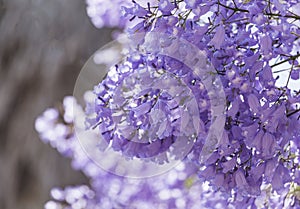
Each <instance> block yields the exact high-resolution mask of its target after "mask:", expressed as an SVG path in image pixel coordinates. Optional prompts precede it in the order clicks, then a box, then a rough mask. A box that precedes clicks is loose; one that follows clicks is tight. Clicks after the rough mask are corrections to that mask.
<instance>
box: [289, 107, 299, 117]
mask: <svg viewBox="0 0 300 209" xmlns="http://www.w3.org/2000/svg"><path fill="white" fill-rule="evenodd" d="M297 112H300V108H299V109H297V110H295V111H293V112H290V113H289V114H287V115H286V116H287V117H290V116H292V115H294V114H296V113H297Z"/></svg>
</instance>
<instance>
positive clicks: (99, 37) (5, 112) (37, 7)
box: [0, 0, 110, 209]
mask: <svg viewBox="0 0 300 209" xmlns="http://www.w3.org/2000/svg"><path fill="white" fill-rule="evenodd" d="M85 7H86V5H85V2H84V0H51V1H49V0H0V208H1V209H18V208H22V209H36V208H43V204H44V203H45V202H46V201H47V200H48V199H49V192H50V189H51V188H52V187H54V186H65V185H76V184H81V183H86V182H87V179H85V177H84V176H83V175H82V174H81V173H80V172H76V171H73V170H72V169H71V166H70V161H69V160H68V159H65V158H63V157H61V156H60V155H59V154H58V153H57V152H56V151H55V150H54V149H52V148H51V147H50V146H49V145H45V144H43V143H42V142H41V141H40V140H39V138H38V135H37V133H36V132H35V130H34V121H35V118H36V117H37V116H38V115H39V114H41V113H42V112H43V111H44V110H45V109H46V108H47V107H51V106H54V105H55V104H57V102H59V101H62V99H63V97H64V96H66V95H71V94H72V91H73V87H74V84H75V81H76V78H77V75H78V73H79V71H80V69H81V67H82V66H83V65H84V63H85V62H86V60H87V59H88V58H89V57H90V56H91V55H92V54H93V52H95V51H96V50H97V49H98V48H100V47H101V46H102V45H104V44H106V43H108V42H109V40H110V31H109V30H108V29H103V30H99V29H96V28H94V27H93V26H92V24H91V22H90V20H89V18H88V16H87V15H86V10H85Z"/></svg>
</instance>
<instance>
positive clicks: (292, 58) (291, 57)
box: [270, 54, 300, 68]
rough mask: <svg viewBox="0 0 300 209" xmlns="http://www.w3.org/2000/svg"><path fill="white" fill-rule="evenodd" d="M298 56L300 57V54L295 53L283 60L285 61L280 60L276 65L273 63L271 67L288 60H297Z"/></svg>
mask: <svg viewBox="0 0 300 209" xmlns="http://www.w3.org/2000/svg"><path fill="white" fill-rule="evenodd" d="M298 57H300V54H297V55H294V56H290V57H289V58H288V59H286V60H283V61H281V62H278V63H275V64H274V65H271V66H270V67H271V68H273V67H276V66H278V65H281V64H283V63H285V62H288V61H291V60H296V59H297V58H298Z"/></svg>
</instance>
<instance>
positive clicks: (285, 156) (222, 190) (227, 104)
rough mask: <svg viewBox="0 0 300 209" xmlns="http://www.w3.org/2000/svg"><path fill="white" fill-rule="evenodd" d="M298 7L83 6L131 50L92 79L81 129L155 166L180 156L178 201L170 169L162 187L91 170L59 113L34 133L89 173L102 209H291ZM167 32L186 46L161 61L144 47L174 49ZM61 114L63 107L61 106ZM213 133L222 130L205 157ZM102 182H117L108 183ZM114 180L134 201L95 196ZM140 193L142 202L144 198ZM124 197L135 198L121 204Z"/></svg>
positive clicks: (297, 116) (299, 81)
mask: <svg viewBox="0 0 300 209" xmlns="http://www.w3.org/2000/svg"><path fill="white" fill-rule="evenodd" d="M109 5H113V6H109ZM299 8H300V3H299V2H298V1H297V0H289V1H279V0H268V1H267V0H257V1H241V0H230V1H226V0H211V1H201V0H193V1H191V0H159V1H147V2H146V1H142V0H140V1H138V0H136V1H128V2H127V1H125V0H124V1H121V0H118V1H111V3H109V4H107V5H106V4H104V3H103V1H101V0H94V1H88V11H89V12H88V13H89V15H90V16H91V17H92V20H93V22H94V23H95V25H96V26H97V27H103V26H111V27H112V26H113V27H118V28H120V29H122V30H123V31H124V33H125V34H127V35H129V36H131V37H137V36H136V35H137V34H139V35H138V37H140V38H139V39H138V40H134V41H136V42H138V43H136V47H135V48H133V49H132V48H131V49H130V50H127V51H126V53H127V54H125V55H124V57H125V58H124V59H123V60H121V61H120V62H118V63H115V64H116V65H115V66H112V67H111V68H110V70H109V71H108V73H107V76H106V77H105V79H104V80H103V81H102V82H101V83H100V84H98V85H96V86H95V88H94V94H95V100H94V101H93V102H92V103H88V104H87V107H88V108H87V110H88V111H87V113H88V114H94V116H95V117H94V118H92V119H91V118H89V119H87V121H88V123H89V126H88V128H90V129H91V128H95V130H96V132H97V133H98V134H100V135H101V137H103V138H104V139H105V140H106V142H107V143H108V144H110V146H111V147H112V148H113V149H114V151H116V152H121V153H122V154H123V155H124V156H126V157H127V158H129V160H130V159H132V158H140V159H145V160H146V161H148V160H149V159H151V160H152V161H153V162H154V163H158V164H162V163H167V162H168V158H167V157H166V156H174V157H175V158H177V159H180V160H183V165H185V166H184V169H183V170H184V172H183V173H185V176H184V177H183V178H182V179H181V177H179V176H181V175H180V174H179V173H177V174H176V176H177V178H178V179H176V180H174V185H176V189H178V190H176V191H180V192H181V193H182V192H183V193H184V194H183V193H182V194H181V195H183V196H180V197H179V196H178V197H177V196H176V195H175V196H176V197H173V199H174V200H172V201H171V200H170V199H172V198H171V197H172V195H170V194H173V193H172V192H170V191H169V190H170V189H171V188H173V186H168V185H167V184H166V182H168V181H171V180H170V179H172V177H170V176H168V175H169V174H164V175H162V176H160V177H157V179H159V180H157V181H158V182H160V183H159V184H160V185H164V186H161V187H159V188H157V187H156V186H155V185H156V184H155V183H153V182H152V183H151V182H150V181H149V182H147V181H146V180H145V181H144V182H147V183H142V184H141V182H139V183H138V184H135V183H132V182H131V180H125V179H122V178H119V177H114V176H111V175H108V174H105V173H104V172H103V171H102V172H100V173H101V175H100V174H98V173H97V172H96V171H95V169H94V168H95V167H97V166H95V164H93V162H92V161H91V160H89V159H88V158H87V157H86V156H85V155H84V153H82V151H79V150H80V146H78V145H74V143H73V142H74V138H75V137H74V131H73V126H78V125H79V123H73V122H68V120H69V119H68V116H65V121H67V124H61V123H57V121H59V120H62V118H60V119H58V118H59V114H58V112H57V111H56V110H54V109H49V110H47V111H46V112H45V113H44V115H43V116H42V117H41V118H39V119H38V120H37V124H36V125H37V126H36V129H37V130H38V131H39V132H40V134H41V138H42V140H44V141H47V142H50V144H51V145H52V146H54V147H56V148H57V149H58V150H59V151H60V152H61V153H63V154H64V155H68V156H70V157H72V158H73V159H74V164H75V165H77V166H78V168H81V169H83V170H84V171H85V172H86V174H87V175H88V176H89V177H91V178H92V187H93V188H92V190H94V194H95V197H97V198H98V199H97V198H96V199H94V198H92V199H93V201H95V202H96V204H97V205H98V203H100V202H101V201H104V199H105V200H107V202H109V203H113V204H119V205H117V206H116V205H114V206H112V207H125V208H126V207H131V208H135V207H138V204H142V202H143V204H146V203H145V202H147V204H151V203H152V201H153V204H154V205H153V207H157V206H159V207H161V208H192V206H193V207H196V208H199V207H200V206H202V207H204V208H205V207H206V208H218V207H220V208H224V207H228V208H230V207H233V208H237V207H243V208H256V207H258V208H263V207H266V208H275V207H278V208H279V207H286V208H287V207H293V206H295V207H297V206H298V207H299V201H300V198H299V185H300V164H299V161H300V65H299V61H300V52H299V49H300V10H299ZM113 11H118V12H113ZM110 12H113V13H114V15H113V18H112V17H110V16H109V14H110ZM153 34H165V35H166V36H167V37H169V39H168V38H167V39H165V38H162V39H160V38H158V37H155V35H153ZM141 36H142V37H141ZM153 36H154V38H153ZM149 37H150V38H149ZM151 37H152V38H151ZM172 37H177V38H178V39H181V40H184V41H186V42H187V43H189V44H188V45H187V44H186V45H185V47H184V46H183V45H181V46H180V47H175V48H174V47H173V52H172V53H173V54H171V55H173V56H171V57H170V55H169V56H168V54H163V53H161V51H159V50H158V51H155V50H153V49H161V48H160V46H164V47H166V48H167V47H169V46H172V41H173V40H174V38H172ZM162 40H163V41H162ZM175 45H176V44H175ZM176 46H177V45H176ZM171 48H172V47H171ZM194 48H196V49H199V50H201V51H202V52H203V53H204V54H205V56H204V61H203V60H202V63H206V64H204V65H209V66H211V68H210V69H212V70H210V71H209V74H205V76H199V69H200V71H201V69H202V68H201V67H200V68H198V65H193V61H194V58H195V57H197V55H198V54H197V53H193V52H194ZM199 59H203V57H201V58H200V57H199ZM207 63H210V64H207ZM204 65H203V66H204ZM207 76H210V77H213V78H214V79H212V80H213V81H212V82H211V84H213V85H215V86H218V84H217V81H216V79H215V78H218V79H219V81H220V83H221V86H222V92H223V94H224V99H225V101H224V109H222V110H220V109H219V110H218V111H217V112H221V113H222V114H223V115H224V124H221V123H220V124H217V123H215V121H214V120H215V117H214V115H215V114H216V109H214V105H215V101H214V99H213V98H214V97H218V95H214V94H215V93H216V91H211V88H212V86H213V85H207V82H206V81H205V78H206V77H207ZM66 103H68V102H66ZM69 109H71V107H66V108H65V110H66V113H67V112H68V111H69ZM67 115H68V114H67ZM83 115H84V114H83ZM69 118H70V117H69ZM221 121H222V120H221ZM68 123H69V124H68ZM71 124H72V125H71ZM76 124H77V125H76ZM80 126H82V124H81V125H80ZM212 126H213V127H214V129H211V127H212ZM216 126H217V128H218V129H216V128H215V127H216ZM211 130H213V131H211ZM211 132H220V136H219V137H218V139H217V140H216V141H213V142H215V144H214V146H210V147H209V148H211V149H209V155H207V158H206V159H205V160H204V161H203V160H201V159H203V150H204V149H205V144H206V143H207V142H206V141H205V140H207V139H210V136H211V135H210V133H211ZM70 138H72V140H69V139H70ZM211 138H212V137H211ZM65 139H68V140H65ZM190 142H192V143H193V144H192V145H193V146H192V147H191V150H188V152H187V153H182V152H180V151H179V150H180V149H178V147H180V146H183V145H184V144H189V143H190ZM76 146H77V147H76ZM79 153H81V154H79ZM184 154H186V155H184ZM79 156H80V157H79ZM84 156H85V157H84ZM185 157H186V158H185ZM83 159H84V160H83ZM88 164H89V165H90V166H91V167H89V166H87V165H88ZM92 167H93V169H92ZM93 172H96V173H97V175H95V174H92V173H93ZM170 172H171V173H172V172H173V170H172V171H170ZM174 172H177V171H176V169H175V171H174ZM174 175H175V174H174ZM195 175H196V176H197V178H196V179H197V180H196V179H194V178H195ZM189 176H193V178H192V180H191V179H190V177H189ZM108 179H109V180H108ZM113 179H114V180H113ZM121 179H122V180H121ZM110 181H114V182H119V183H111V184H107V182H110ZM191 181H195V182H198V181H205V182H207V184H208V186H209V187H210V189H209V190H205V188H203V186H202V185H201V186H199V187H197V189H199V191H194V190H193V191H192V190H189V192H187V193H185V192H184V191H187V190H186V187H185V186H186V185H189V184H190V182H191ZM104 182H105V183H104ZM120 182H122V183H120ZM175 182H176V183H175ZM104 184H107V185H104ZM113 185H119V187H121V186H120V185H122V187H124V188H125V187H126V186H129V185H131V186H130V187H131V188H133V190H134V192H132V193H135V195H136V196H135V195H134V194H132V193H131V192H130V191H127V192H128V193H129V194H132V195H133V196H132V197H131V196H130V195H129V196H130V197H129V196H128V197H127V196H126V197H127V198H128V199H126V198H125V197H124V198H125V199H126V201H122V198H119V199H118V200H117V199H109V198H114V196H115V195H116V194H117V193H113V194H110V193H109V194H108V195H104V194H107V192H106V193H105V192H104V191H103V189H104V188H106V189H107V190H109V189H110V187H111V188H115V186H113ZM132 185H138V186H136V187H137V188H138V189H134V188H135V186H132ZM184 185H185V186H184ZM192 185H194V184H192ZM196 185H198V184H196ZM199 185H200V184H199ZM188 187H189V186H188ZM141 189H142V190H141ZM164 189H167V190H168V191H166V190H164ZM74 190H76V188H75V189H74ZM116 191H118V192H120V191H122V189H120V188H119V189H118V190H117V189H116ZM141 191H143V192H141ZM216 191H218V192H216ZM62 193H64V194H65V193H68V192H62ZM200 193H201V195H196V194H200ZM120 194H121V193H118V195H120ZM155 194H156V195H155ZM157 194H158V196H157ZM160 194H161V196H160ZM124 195H125V194H124ZM126 195H128V194H126ZM150 195H151V203H150V201H147V198H148V197H149V196H150ZM189 195H191V196H189ZM121 197H122V196H121ZM166 197H168V198H167V199H168V201H167V202H165V201H164V200H165V198H166ZM181 197H182V198H183V199H181ZM80 198H83V199H87V198H90V197H87V196H84V195H83V196H80V197H79V199H80ZM107 198H108V199H107ZM156 198H157V199H156ZM54 199H55V197H54ZM129 199H130V200H131V201H133V200H137V201H136V202H134V201H133V203H132V205H130V206H128V200H129ZM174 201H175V202H174ZM213 201H215V203H212V202H213ZM51 204H52V203H51ZM102 204H104V203H102ZM212 204H214V205H212ZM188 205H189V206H188ZM224 205H225V206H224ZM151 207H152V206H149V208H151ZM106 208H108V207H106Z"/></svg>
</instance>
